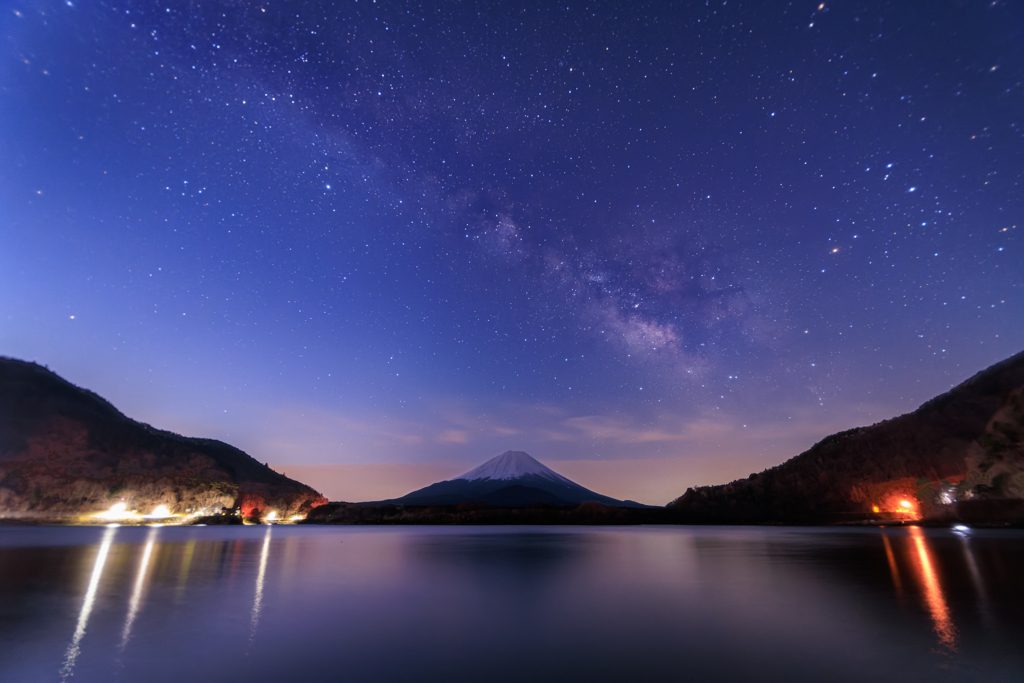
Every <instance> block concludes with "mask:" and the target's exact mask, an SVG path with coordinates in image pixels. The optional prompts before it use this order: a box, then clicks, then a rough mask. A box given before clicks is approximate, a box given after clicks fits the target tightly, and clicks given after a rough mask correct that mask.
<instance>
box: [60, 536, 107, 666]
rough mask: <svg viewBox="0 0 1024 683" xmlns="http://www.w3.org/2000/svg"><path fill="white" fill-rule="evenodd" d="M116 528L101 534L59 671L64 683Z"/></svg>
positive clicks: (82, 632) (74, 656)
mask: <svg viewBox="0 0 1024 683" xmlns="http://www.w3.org/2000/svg"><path fill="white" fill-rule="evenodd" d="M116 533H117V527H113V526H112V527H108V528H107V530H106V531H104V532H103V540H102V541H101V542H100V549H99V552H98V553H96V560H95V561H94V562H93V565H92V576H90V577H89V588H88V589H86V591H85V599H84V600H83V601H82V609H81V611H80V612H79V613H78V623H77V624H76V625H75V634H74V635H73V636H72V637H71V644H70V645H68V650H67V652H66V653H65V654H64V665H63V666H62V667H61V669H60V680H61V681H66V680H67V679H68V678H70V677H71V675H72V673H74V669H75V660H76V659H78V654H79V652H81V650H80V648H79V645H80V643H81V642H82V637H83V636H84V635H85V627H86V626H88V624H89V615H90V614H91V613H92V607H93V603H95V601H96V589H97V588H99V585H100V579H101V578H102V577H103V567H104V565H106V563H107V555H108V554H109V553H110V545H111V544H112V543H113V542H114V535H115V534H116Z"/></svg>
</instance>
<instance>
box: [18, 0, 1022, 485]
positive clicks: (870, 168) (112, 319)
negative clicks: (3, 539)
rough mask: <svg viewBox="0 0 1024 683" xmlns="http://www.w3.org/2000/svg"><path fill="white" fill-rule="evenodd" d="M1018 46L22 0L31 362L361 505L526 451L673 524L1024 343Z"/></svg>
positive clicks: (599, 14) (611, 23) (699, 24)
mask: <svg viewBox="0 0 1024 683" xmlns="http://www.w3.org/2000/svg"><path fill="white" fill-rule="evenodd" d="M1022 26H1024V8H1022V6H1021V5H1019V4H1015V3H1009V2H994V3H989V2H965V3H934V2H910V3H897V4H891V3H881V2H877V3H876V2H861V3H853V4H850V3H845V4H841V5H840V4H833V3H825V4H824V5H820V6H819V3H806V2H805V3H799V2H795V3H769V4H767V5H765V4H762V3H740V2H728V3H720V2H718V3H703V2H702V3H648V4H632V3H631V4H630V5H629V6H628V7H625V6H622V3H600V2H598V3H592V2H591V3H586V4H578V3H577V4H573V3H568V4H562V5H558V6H554V5H551V4H550V3H493V2H488V3H470V2H465V3H438V4H427V5H415V4H408V3H399V2H372V1H371V0H360V1H359V2H355V1H354V0H353V1H346V2H337V3H333V4H332V3H315V2H310V3H263V4H261V3H258V2H256V3H209V4H195V3H183V2H161V3H157V2H106V3H89V2H63V1H62V2H14V3H12V4H9V5H7V6H6V8H5V9H3V10H0V29H2V35H3V38H4V42H3V47H2V48H0V95H2V97H0V293H2V296H0V353H2V354H4V355H8V356H13V357H17V358H23V359H27V360H35V361H37V362H40V363H44V364H46V365H48V366H49V367H50V368H51V369H53V370H55V371H56V372H58V373H59V374H61V375H62V376H63V377H65V378H67V379H69V380H70V381H72V382H74V383H76V384H79V385H81V386H85V387H87V388H89V389H92V390H93V391H96V392H97V393H99V394H100V395H102V396H104V397H106V398H107V399H109V400H110V401H111V402H113V403H114V404H115V405H116V406H118V407H119V408H120V409H121V410H122V411H123V412H125V413H126V414H128V415H129V416H131V417H133V418H136V419H139V420H142V421H145V422H149V423H152V424H154V425H155V426H158V427H162V428H166V429H171V430H173V431H177V432H181V433H185V434H189V435H196V436H207V437H214V438H220V439H224V440H227V441H229V442H231V443H233V444H235V445H237V446H239V447H241V448H243V449H245V450H246V451H247V452H249V453H251V454H252V455H253V456H254V457H256V458H258V459H259V460H261V461H267V462H271V463H273V464H275V465H276V466H278V467H279V468H283V469H285V471H287V470H288V468H289V467H292V468H293V472H295V473H298V472H300V470H299V469H295V468H298V467H299V466H309V465H317V466H321V468H320V469H319V470H316V471H317V472H319V473H320V474H317V475H316V477H317V478H318V479H319V480H316V479H314V480H309V479H308V478H307V483H310V484H312V485H314V486H318V485H319V486H320V487H321V488H322V489H325V490H326V492H327V493H328V495H329V496H331V497H346V498H348V499H351V500H358V499H365V498H372V497H375V495H373V494H371V493H370V488H364V489H360V488H359V485H356V484H355V482H357V481H363V480H362V479H359V477H357V476H356V475H354V474H352V473H353V472H354V471H355V470H353V469H352V468H353V467H356V468H363V469H362V470H360V471H362V472H364V474H365V473H366V472H369V471H370V470H372V469H373V468H374V467H377V468H378V469H377V470H376V472H377V474H378V475H380V473H381V472H391V473H392V474H394V473H395V472H396V471H397V470H395V467H398V466H407V473H409V472H418V473H421V474H420V475H417V476H420V477H421V478H424V479H426V480H425V481H423V482H422V484H424V485H425V484H427V483H430V481H432V479H430V477H433V476H435V475H437V474H438V473H446V474H449V475H451V474H458V473H459V472H460V471H462V470H468V469H470V468H471V467H473V466H475V465H476V464H479V463H480V462H482V461H483V460H485V459H486V458H488V457H491V456H493V455H496V454H497V453H499V452H502V451H504V450H508V449H516V450H525V451H528V452H529V453H531V454H532V455H534V456H535V457H537V458H538V459H540V460H542V461H544V462H546V463H548V464H549V465H551V464H552V463H553V462H557V463H561V464H562V466H563V469H562V470H560V471H563V473H565V474H567V476H572V473H570V472H569V471H568V470H565V468H566V467H569V468H570V469H573V468H574V467H575V469H573V471H574V472H585V473H586V474H585V476H586V477H588V479H587V480H584V481H581V482H580V483H583V484H584V485H588V486H590V487H591V488H598V489H599V490H602V492H604V493H608V494H609V495H620V496H624V497H631V498H634V499H638V500H642V501H645V502H652V503H664V502H667V500H669V499H670V498H671V497H673V496H674V495H678V494H681V493H682V492H683V491H684V490H685V489H686V488H687V487H688V486H692V485H695V484H706V483H716V482H721V481H726V480H729V479H732V478H735V477H739V476H745V475H747V474H749V473H750V472H751V471H753V470H760V469H763V468H764V467H767V466H770V465H773V464H777V463H778V462H781V461H782V460H784V459H786V458H788V457H790V456H792V455H795V454H796V453H798V452H800V451H801V450H804V449H805V448H807V447H809V446H810V445H811V444H812V443H814V442H815V441H816V440H818V439H819V438H821V437H823V436H825V435H827V434H829V433H832V432H834V431H837V430H839V429H845V428H849V427H854V426H858V425H864V424H870V423H872V422H876V421H878V420H881V419H885V418H888V417H892V416H895V415H897V414H900V413H903V412H907V411H909V410H912V409H914V408H916V407H917V406H918V405H919V404H920V403H922V402H923V401H925V400H927V399H928V398H930V397H932V396H933V395H935V394H937V393H940V392H942V391H944V390H946V389H948V388H949V387H950V386H951V385H954V384H956V383H958V382H960V381H962V380H963V379H965V378H967V377H968V376H970V375H971V374H973V373H974V372H977V371H979V370H981V369H983V368H984V367H986V366H988V365H990V364H991V363H993V362H996V361H998V360H1001V359H1002V358H1005V357H1006V356H1009V355H1011V354H1013V353H1015V352H1017V351H1020V350H1021V349H1022V348H1024V296H1022V294H1024V290H1022V284H1024V265H1022V264H1024V243H1022V240H1021V227H1020V226H1021V225H1022V220H1024V218H1022V206H1024V205H1022V199H1024V193H1022V184H1021V183H1022V172H1024V116H1022V115H1021V114H1022V112H1024V97H1022V95H1024V39H1022V38H1024V36H1022V31H1024V29H1022V28H1021V27H1022ZM621 461H632V465H629V464H623V463H622V462H621ZM569 463H577V464H576V465H575V466H573V465H571V464H569ZM326 466H333V467H335V468H337V469H336V470H334V471H335V472H336V473H337V474H338V476H336V477H335V478H334V479H330V478H329V477H327V475H325V474H323V473H324V472H326V471H327V469H329V468H327V469H324V467H326ZM346 468H348V469H346ZM367 468H369V469H367ZM380 468H383V469H380ZM399 469H400V468H399ZM556 469H557V468H556ZM303 471H305V472H307V473H308V472H312V471H313V470H308V471H307V470H303ZM346 473H347V474H346ZM349 475H351V476H349ZM410 476H411V475H410ZM580 476H583V475H580ZM346 477H348V478H346ZM396 477H397V475H396ZM413 478H415V477H413ZM397 479H401V481H402V483H401V486H406V485H407V484H408V483H410V481H411V480H409V479H408V477H406V478H401V477H398V478H397ZM397 479H396V481H397ZM345 481H348V482H349V484H350V485H349V486H348V488H344V489H342V488H339V487H341V486H342V483H339V482H345ZM367 486H369V485H368V484H367ZM395 486H399V484H396V485H395ZM373 491H374V492H377V491H378V489H373ZM404 492H407V491H403V490H396V491H395V492H394V495H401V494H402V493H404ZM332 494H334V495H332Z"/></svg>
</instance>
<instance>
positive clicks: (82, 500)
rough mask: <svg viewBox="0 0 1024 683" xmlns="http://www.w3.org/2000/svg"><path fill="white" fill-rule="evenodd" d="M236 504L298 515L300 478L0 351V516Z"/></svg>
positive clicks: (305, 496) (308, 502)
mask: <svg viewBox="0 0 1024 683" xmlns="http://www.w3.org/2000/svg"><path fill="white" fill-rule="evenodd" d="M118 501H122V502H125V503H126V504H127V505H128V507H129V508H131V509H139V510H142V511H146V512H148V511H149V510H151V509H153V508H155V507H156V506H157V505H167V506H168V507H169V508H170V509H171V510H172V511H177V512H185V511H187V510H188V509H195V510H200V509H203V508H208V509H209V508H216V509H219V507H220V506H226V507H232V506H234V505H239V506H241V507H242V509H243V512H245V513H249V512H251V511H252V510H253V509H264V508H267V507H273V508H274V509H276V510H278V511H279V512H280V513H285V514H290V513H293V512H299V511H301V512H305V511H307V510H308V509H309V508H310V507H311V506H313V505H316V504H318V503H323V502H326V500H325V499H324V498H323V496H321V495H320V494H319V493H317V492H316V491H314V490H313V489H311V488H309V487H308V486H306V485H305V484H301V483H299V482H297V481H294V480H292V479H289V478H288V477H285V476H284V475H281V474H278V473H277V472H275V471H273V470H272V469H270V468H269V467H267V466H265V465H263V464H261V463H259V462H257V461H256V460H254V459H253V458H251V457H250V456H249V455H247V454H245V453H244V452H242V451H240V450H238V449H237V448H234V447H233V446H229V445H228V444H226V443H222V442H220V441H215V440H212V439H195V438H188V437H183V436H179V435H177V434H173V433H171V432H166V431H162V430H158V429H154V428H153V427H150V426H149V425H146V424H142V423H139V422H135V421H134V420H131V419H129V418H128V417H125V416H124V415H123V414H121V413H120V412H119V411H118V410H117V409H116V408H114V406H112V405H111V404H110V403H109V402H107V401H106V400H104V399H103V398H101V397H99V396H97V395H96V394H94V393H93V392H91V391H88V390H86V389H81V388H79V387H76V386H74V385H73V384H71V383H69V382H67V381H65V380H64V379H62V378H60V377H59V376H57V375H56V374H54V373H53V372H50V371H49V370H48V369H46V368H43V367H41V366H39V365H36V364H35V363H27V362H24V361H19V360H15V359H12V358H3V357H0V514H2V513H7V514H10V513H19V514H28V515H38V516H67V515H76V514H86V513H90V512H96V511H99V510H103V509H106V508H109V507H110V506H111V504H113V503H115V502H118Z"/></svg>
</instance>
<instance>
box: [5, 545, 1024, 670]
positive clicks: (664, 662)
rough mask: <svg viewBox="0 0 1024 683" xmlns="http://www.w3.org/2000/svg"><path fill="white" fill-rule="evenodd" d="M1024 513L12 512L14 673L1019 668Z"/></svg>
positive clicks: (8, 582)
mask: <svg viewBox="0 0 1024 683" xmlns="http://www.w3.org/2000/svg"><path fill="white" fill-rule="evenodd" d="M1022 579H1024V532H1020V531H987V530H968V531H963V532H957V531H953V530H945V529H919V528H891V529H880V528H856V529H837V528H762V527H667V526H666V527H616V528H612V527H315V526H264V527H257V526H247V527H205V528H203V527H110V528H102V527H101V528H84V527H10V526H8V527H0V680H2V681H19V682H21V681H32V682H44V681H72V680H73V681H151V682H159V681H175V682H181V681H185V682H187V683H200V682H204V681H246V682H247V683H256V682H262V681H275V682H279V681H299V680H316V681H335V680H337V681H341V680H344V681H528V680H535V681H655V680H657V681H664V680H666V679H668V680H702V679H703V680H726V681H728V680H741V681H745V680H750V681H798V680H822V681H824V680H828V681H857V682H858V683H863V682H864V681H871V680H875V681H900V682H901V683H906V682H907V681H936V680H938V681H947V680H948V681H974V680H976V681H986V682H992V681H1015V682H1018V683H1019V681H1021V680H1024V580H1022Z"/></svg>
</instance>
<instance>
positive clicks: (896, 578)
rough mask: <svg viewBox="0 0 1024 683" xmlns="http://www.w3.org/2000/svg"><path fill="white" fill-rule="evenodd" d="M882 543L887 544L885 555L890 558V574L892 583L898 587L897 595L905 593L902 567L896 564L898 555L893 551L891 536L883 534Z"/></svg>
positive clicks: (900, 595)
mask: <svg viewBox="0 0 1024 683" xmlns="http://www.w3.org/2000/svg"><path fill="white" fill-rule="evenodd" d="M882 543H883V544H885V557H886V559H888V560H889V574H890V575H891V576H892V585H893V586H894V587H895V588H896V596H897V597H902V595H903V582H902V581H900V569H899V567H897V566H896V556H895V555H894V554H893V552H892V544H891V543H889V537H888V536H886V535H885V534H882Z"/></svg>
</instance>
